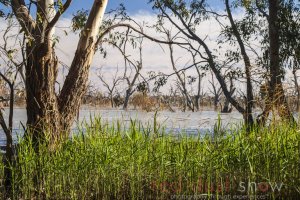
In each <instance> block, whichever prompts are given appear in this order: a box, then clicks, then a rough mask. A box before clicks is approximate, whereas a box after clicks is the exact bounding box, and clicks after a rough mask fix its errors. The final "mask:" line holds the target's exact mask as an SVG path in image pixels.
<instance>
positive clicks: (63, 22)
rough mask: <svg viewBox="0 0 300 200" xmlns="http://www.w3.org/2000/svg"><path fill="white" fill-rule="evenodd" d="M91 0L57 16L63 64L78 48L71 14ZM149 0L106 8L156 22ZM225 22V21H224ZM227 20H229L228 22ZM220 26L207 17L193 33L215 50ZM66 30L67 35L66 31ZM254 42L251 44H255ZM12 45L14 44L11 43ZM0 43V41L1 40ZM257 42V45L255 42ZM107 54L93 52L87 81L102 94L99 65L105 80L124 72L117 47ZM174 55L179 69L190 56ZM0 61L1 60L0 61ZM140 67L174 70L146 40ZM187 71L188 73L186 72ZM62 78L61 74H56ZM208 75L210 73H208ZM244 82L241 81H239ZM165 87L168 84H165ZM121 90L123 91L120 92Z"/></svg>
mask: <svg viewBox="0 0 300 200" xmlns="http://www.w3.org/2000/svg"><path fill="white" fill-rule="evenodd" d="M93 1H94V0H73V3H72V4H71V6H70V8H69V10H68V12H67V13H65V14H64V15H63V17H62V18H61V19H60V21H59V22H58V24H57V28H56V33H55V35H56V36H57V37H59V43H58V44H57V46H56V53H57V55H58V57H59V60H60V61H62V62H63V63H64V64H66V65H68V66H69V65H70V64H71V62H72V60H73V58H74V53H75V50H76V47H77V42H78V38H79V36H78V34H74V33H73V32H72V31H71V30H70V29H68V27H70V25H71V19H72V14H74V13H75V12H76V11H77V10H80V9H90V8H91V6H92V3H93ZM147 2H148V0H109V4H108V8H107V10H108V11H109V10H111V9H116V8H117V7H118V6H119V5H120V3H124V6H125V7H126V9H127V12H128V13H129V15H130V16H131V17H132V18H133V19H135V20H136V21H138V22H139V23H142V22H148V23H149V24H153V23H155V22H156V20H157V18H156V15H155V12H154V11H153V10H152V6H151V5H150V4H148V3H147ZM208 2H209V3H210V6H211V7H213V8H219V9H222V5H223V3H222V2H223V0H208ZM240 16H241V13H240V12H236V13H234V17H235V18H239V17H240ZM226 21H227V20H226ZM227 22H228V21H227ZM5 26H6V22H5V20H4V19H2V20H1V19H0V38H1V30H3V29H5ZM166 26H167V28H168V27H170V26H169V25H166ZM220 30H221V28H220V25H219V24H218V22H216V21H215V20H213V19H210V20H207V21H205V22H203V23H201V25H200V26H199V27H197V29H196V33H197V34H198V35H199V36H201V37H203V38H205V37H207V39H206V42H207V44H208V46H209V47H210V48H211V49H215V48H217V47H218V45H217V44H216V39H217V37H218V35H219V33H220ZM144 31H145V32H146V33H147V34H148V35H151V36H153V37H155V38H158V39H161V40H164V38H163V37H162V36H161V35H159V34H158V33H157V32H156V31H155V30H153V29H147V28H145V30H144ZM15 32H16V33H17V32H19V30H17V28H16V30H15ZM66 32H68V35H66V34H65V33H66ZM256 43H257V41H256V42H254V44H256ZM12 44H13V43H12ZM0 45H1V41H0ZM257 45H258V44H257ZM230 48H235V47H232V46H228V45H226V46H223V49H230ZM107 52H108V54H107V55H108V56H107V57H106V58H105V59H104V58H103V55H100V54H96V55H95V57H94V59H93V63H92V69H91V71H90V81H91V82H93V83H92V84H94V85H96V86H98V87H100V88H101V90H104V91H102V92H103V93H105V88H103V84H101V82H100V81H99V78H98V77H97V73H98V71H99V69H100V68H101V69H102V70H103V71H102V72H103V73H104V76H105V79H107V80H111V79H112V77H113V75H114V73H115V72H116V69H118V70H119V73H120V75H122V74H123V73H124V72H123V71H124V69H123V68H124V58H123V56H122V55H121V54H120V52H119V51H118V50H116V48H111V47H110V48H107ZM127 54H128V56H130V58H133V59H135V60H139V58H137V57H135V56H136V55H139V54H138V52H136V50H128V53H127ZM174 57H175V59H176V64H177V66H178V68H183V67H186V66H188V65H189V64H190V63H191V61H192V58H191V57H190V55H189V54H188V53H187V52H186V51H185V50H183V49H181V48H180V49H178V48H177V49H176V48H175V50H174ZM0 64H1V63H0ZM143 66H144V68H143V70H142V74H143V75H145V76H147V72H149V71H156V72H158V71H160V72H164V73H166V74H170V73H171V72H173V70H172V66H171V65H170V56H169V50H168V48H167V47H166V46H163V45H158V44H157V43H154V42H152V41H149V40H145V41H144V43H143ZM189 74H190V75H195V71H193V70H190V71H189ZM189 74H187V75H189ZM59 77H60V78H61V80H60V81H63V80H62V77H63V76H59ZM208 77H210V75H208ZM203 81H204V82H203V85H204V86H205V87H206V90H207V89H208V87H209V86H208V82H207V80H206V81H205V80H203ZM173 83H174V82H172V81H171V82H169V84H168V86H169V85H170V84H173ZM242 85H243V84H242ZM165 89H166V90H167V89H168V87H165ZM122 92H124V91H122Z"/></svg>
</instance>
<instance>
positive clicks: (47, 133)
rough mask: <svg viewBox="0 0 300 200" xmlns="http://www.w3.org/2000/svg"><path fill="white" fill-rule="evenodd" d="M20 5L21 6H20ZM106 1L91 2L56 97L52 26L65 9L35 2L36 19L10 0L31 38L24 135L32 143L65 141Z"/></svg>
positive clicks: (48, 2)
mask: <svg viewBox="0 0 300 200" xmlns="http://www.w3.org/2000/svg"><path fill="white" fill-rule="evenodd" d="M20 2H21V3H20ZM107 2H108V0H94V3H93V6H92V9H91V11H90V14H89V16H88V19H87V22H86V25H85V27H84V29H83V30H82V32H81V34H80V38H79V42H78V46H77V50H76V53H75V56H74V59H73V61H72V64H71V67H70V71H69V73H68V75H67V77H66V80H65V82H64V85H63V87H62V90H61V92H60V94H59V95H58V94H56V92H55V81H56V78H57V71H58V59H57V57H56V55H55V51H54V48H53V42H52V41H53V34H54V25H55V23H56V22H57V20H58V18H59V17H60V15H61V14H62V13H63V12H64V11H65V9H67V8H68V6H69V5H70V3H71V0H67V1H66V3H65V5H64V6H63V8H64V10H62V11H60V12H58V13H55V10H54V7H53V3H54V1H53V0H46V1H37V19H36V21H34V20H33V18H32V17H31V16H30V13H29V11H28V9H27V8H26V6H25V3H24V2H23V1H18V0H13V1H12V8H13V11H14V13H15V15H16V17H17V19H18V20H19V23H20V24H21V26H22V27H23V29H25V30H26V32H25V34H27V35H28V36H29V37H30V38H31V39H30V40H29V42H28V43H27V49H26V52H27V57H28V59H27V63H26V67H25V68H26V83H25V84H26V95H27V99H26V103H27V116H28V120H27V125H28V128H29V130H28V131H27V134H26V135H32V136H33V139H34V140H35V141H41V139H46V138H49V139H50V141H51V143H55V141H57V140H59V139H63V138H66V137H67V136H68V133H69V131H70V128H71V126H72V124H73V122H74V120H75V117H76V115H77V113H78V110H79V106H80V103H81V100H82V97H83V95H84V94H85V92H86V89H87V81H88V74H89V68H90V65H91V62H92V59H93V56H94V53H95V47H96V44H97V34H98V33H99V29H100V25H101V22H102V19H103V16H104V12H105V9H106V6H107Z"/></svg>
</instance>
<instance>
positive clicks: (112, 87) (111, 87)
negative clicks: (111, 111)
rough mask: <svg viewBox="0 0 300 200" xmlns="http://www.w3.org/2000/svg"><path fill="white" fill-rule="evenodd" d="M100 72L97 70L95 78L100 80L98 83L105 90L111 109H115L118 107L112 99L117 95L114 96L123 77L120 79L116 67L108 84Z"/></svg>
mask: <svg viewBox="0 0 300 200" xmlns="http://www.w3.org/2000/svg"><path fill="white" fill-rule="evenodd" d="M101 70H102V68H101V69H100V70H99V72H98V74H97V76H98V78H99V79H100V81H101V82H102V83H103V86H104V87H105V88H106V89H107V92H108V96H109V100H110V104H111V107H112V108H114V107H117V106H118V105H117V104H116V103H115V102H114V97H115V95H117V94H116V92H117V86H118V85H119V84H120V83H121V81H122V80H123V77H121V76H120V75H119V74H118V73H119V68H118V67H117V70H116V72H114V75H113V77H112V79H111V82H109V81H108V80H106V79H105V78H104V73H103V72H102V71H101Z"/></svg>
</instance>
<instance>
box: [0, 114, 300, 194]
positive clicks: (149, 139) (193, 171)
mask: <svg viewBox="0 0 300 200" xmlns="http://www.w3.org/2000/svg"><path fill="white" fill-rule="evenodd" d="M220 123H221V122H220V120H219V122H218V125H217V128H216V131H220V130H222V129H221V128H220ZM157 127H158V126H157V124H156V122H154V127H144V126H143V125H142V124H140V123H138V122H137V121H131V123H130V127H127V128H125V126H123V125H122V123H120V122H116V123H115V124H114V125H111V126H109V125H108V124H105V123H102V122H101V119H99V118H96V119H95V121H93V122H92V123H91V124H90V125H87V124H83V125H82V126H81V128H80V130H81V131H79V132H77V133H73V136H72V138H71V139H70V140H68V141H66V142H64V143H63V144H62V145H61V147H60V148H58V149H57V150H56V151H49V150H48V148H47V147H46V146H44V145H42V144H41V145H40V146H39V154H36V153H35V151H34V149H32V147H31V142H30V140H29V141H24V140H20V145H19V149H18V157H17V161H16V162H17V163H16V166H14V167H12V169H13V194H14V199H158V198H159V199H169V198H170V197H171V195H173V194H186V195H191V194H202V193H208V194H209V195H211V194H217V195H218V196H219V198H220V196H222V195H226V194H228V193H229V194H241V195H246V196H247V195H259V194H260V193H251V192H249V193H238V191H237V189H238V188H236V186H237V184H238V183H239V182H240V181H245V182H248V181H251V182H272V183H274V182H276V183H280V182H282V183H283V184H284V187H283V189H282V191H281V192H280V193H277V192H275V193H273V192H271V191H270V190H269V191H268V193H266V194H267V195H268V197H269V199H275V198H276V196H277V195H279V194H281V195H284V196H283V197H290V198H291V199H293V196H292V195H295V194H297V193H296V188H297V186H299V185H300V181H299V180H300V179H299V178H300V176H299V169H298V167H299V157H300V151H299V150H300V143H299V141H300V134H299V133H298V131H297V127H291V126H289V125H284V124H283V125H280V124H277V125H276V126H272V125H270V126H269V127H266V128H262V129H260V130H258V129H254V130H253V131H251V133H250V134H248V135H247V134H245V133H246V130H244V129H243V128H241V129H237V128H236V129H232V130H231V131H227V132H226V131H223V130H222V134H215V136H214V137H213V138H212V137H210V136H209V135H207V136H201V135H199V136H196V137H191V136H186V135H185V134H184V133H182V134H179V135H177V136H174V135H172V134H165V133H164V132H163V131H162V130H158V129H157ZM154 129H155V130H154ZM83 130H84V132H83ZM154 132H156V133H155V134H154ZM1 169H2V171H1V172H2V173H1V174H0V177H1V178H3V165H1ZM199 180H201V181H202V183H203V185H202V187H200V186H199ZM224 182H228V184H229V185H230V189H228V191H227V192H226V191H225V192H223V193H221V192H217V191H216V190H215V191H214V192H211V191H210V190H209V191H208V192H207V191H205V190H207V188H211V187H215V186H216V185H217V184H220V183H222V184H224ZM204 183H205V184H206V185H204ZM171 184H173V186H174V185H175V187H176V188H175V189H177V190H176V191H174V188H172V187H170V185H171ZM179 184H180V188H181V189H180V188H179ZM194 186H197V187H194ZM205 188H206V189H205ZM200 190H202V192H200ZM294 197H295V198H296V196H294ZM295 198H294V199H295ZM285 199H286V198H285ZM296 199H297V198H296Z"/></svg>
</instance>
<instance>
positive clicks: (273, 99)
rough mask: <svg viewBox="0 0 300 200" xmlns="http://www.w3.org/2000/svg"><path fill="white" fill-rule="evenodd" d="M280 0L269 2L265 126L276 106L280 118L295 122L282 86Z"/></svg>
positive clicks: (270, 0) (263, 118)
mask: <svg viewBox="0 0 300 200" xmlns="http://www.w3.org/2000/svg"><path fill="white" fill-rule="evenodd" d="M279 7H280V0H269V17H268V19H269V41H270V81H269V86H268V97H267V100H266V107H265V110H264V111H263V113H262V114H261V115H260V116H261V119H260V120H259V123H261V124H265V122H266V120H267V118H268V116H269V113H270V112H271V111H272V110H273V107H274V106H275V107H276V109H277V110H278V113H279V115H280V117H281V118H282V119H284V120H287V121H290V122H295V120H294V117H293V115H292V113H291V112H290V109H289V106H288V103H287V100H286V97H285V94H284V89H283V85H282V78H283V73H282V71H281V68H280V56H279V53H280V36H279V31H280V21H279V17H278V13H279Z"/></svg>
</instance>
